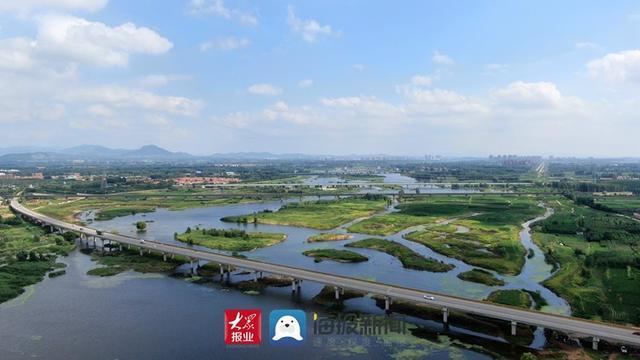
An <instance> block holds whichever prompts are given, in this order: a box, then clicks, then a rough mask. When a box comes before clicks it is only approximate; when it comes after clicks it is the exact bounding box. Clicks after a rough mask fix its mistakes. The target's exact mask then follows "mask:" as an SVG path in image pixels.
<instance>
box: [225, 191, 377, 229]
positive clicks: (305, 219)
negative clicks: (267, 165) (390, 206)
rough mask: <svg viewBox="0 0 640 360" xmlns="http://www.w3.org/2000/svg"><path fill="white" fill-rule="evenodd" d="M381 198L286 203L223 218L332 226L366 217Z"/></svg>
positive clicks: (374, 211)
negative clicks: (257, 211)
mask: <svg viewBox="0 0 640 360" xmlns="http://www.w3.org/2000/svg"><path fill="white" fill-rule="evenodd" d="M385 205H386V200H385V199H375V200H367V199H362V198H348V199H342V200H326V201H309V202H301V203H290V204H286V205H284V206H283V207H282V208H281V209H280V210H278V211H275V212H271V211H265V212H260V213H257V214H255V215H241V216H229V217H226V218H223V219H222V220H223V221H228V222H239V223H260V224H276V225H292V226H303V227H309V228H314V229H320V230H329V229H333V228H336V227H338V226H340V225H342V224H344V223H347V222H349V221H352V220H355V219H358V218H362V217H366V216H370V215H373V214H374V213H376V212H378V211H381V210H384V207H385Z"/></svg>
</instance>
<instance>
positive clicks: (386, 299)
mask: <svg viewBox="0 0 640 360" xmlns="http://www.w3.org/2000/svg"><path fill="white" fill-rule="evenodd" d="M390 306H391V298H390V297H389V296H385V297H384V311H385V312H387V313H388V312H389V307H390Z"/></svg>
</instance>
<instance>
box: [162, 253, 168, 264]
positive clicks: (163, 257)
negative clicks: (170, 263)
mask: <svg viewBox="0 0 640 360" xmlns="http://www.w3.org/2000/svg"><path fill="white" fill-rule="evenodd" d="M162 261H164V262H167V254H166V253H165V252H163V253H162Z"/></svg>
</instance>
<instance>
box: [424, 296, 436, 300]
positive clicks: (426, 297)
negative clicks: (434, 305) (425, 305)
mask: <svg viewBox="0 0 640 360" xmlns="http://www.w3.org/2000/svg"><path fill="white" fill-rule="evenodd" d="M423 298H425V299H426V300H435V299H436V298H435V297H433V296H431V295H424V296H423Z"/></svg>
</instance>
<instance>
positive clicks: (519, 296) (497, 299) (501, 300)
mask: <svg viewBox="0 0 640 360" xmlns="http://www.w3.org/2000/svg"><path fill="white" fill-rule="evenodd" d="M486 300H487V301H491V302H494V303H498V304H503V305H511V306H517V307H522V308H525V309H529V308H530V307H531V304H532V301H531V297H530V296H529V294H528V293H527V292H525V291H523V290H516V289H512V290H497V291H494V292H492V293H491V294H489V296H488V297H487V299H486Z"/></svg>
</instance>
